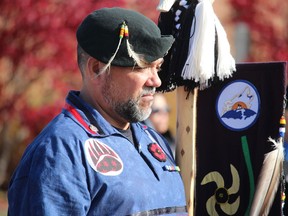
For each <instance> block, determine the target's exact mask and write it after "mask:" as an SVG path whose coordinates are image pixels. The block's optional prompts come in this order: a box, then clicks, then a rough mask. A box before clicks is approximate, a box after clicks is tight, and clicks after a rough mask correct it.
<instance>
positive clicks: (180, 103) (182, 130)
mask: <svg viewBox="0 0 288 216" xmlns="http://www.w3.org/2000/svg"><path fill="white" fill-rule="evenodd" d="M176 92H177V93H176V96H177V126H176V160H177V163H178V165H179V167H180V170H181V171H180V172H181V175H182V178H183V182H184V187H185V194H186V201H187V208H188V213H189V216H193V215H194V208H195V206H194V200H195V192H196V191H195V188H196V187H195V185H196V117H197V116H196V104H197V96H198V89H197V88H195V89H194V90H193V92H192V93H190V94H189V97H188V98H187V95H188V92H186V91H185V90H184V87H183V86H182V87H178V88H177V90H176Z"/></svg>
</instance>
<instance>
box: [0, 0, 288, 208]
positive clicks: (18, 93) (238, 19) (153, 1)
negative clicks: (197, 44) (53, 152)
mask: <svg viewBox="0 0 288 216" xmlns="http://www.w3.org/2000/svg"><path fill="white" fill-rule="evenodd" d="M158 3H159V1H158V0H145V1H143V0H114V1H111V0H87V1H81V0H70V1H66V0H36V1H32V0H1V1H0V8H1V12H0V47H1V49H0V190H1V191H3V192H2V194H3V193H4V196H6V195H5V191H6V190H7V187H8V183H9V179H10V177H11V174H12V172H13V170H14V169H15V167H16V165H17V163H18V162H19V159H20V157H21V155H22V154H23V151H24V150H25V148H26V146H27V144H29V143H30V141H31V140H32V139H33V138H34V137H35V136H36V135H37V134H38V133H39V132H40V131H41V130H42V128H43V127H44V126H45V125H46V124H47V122H49V121H50V120H51V119H52V118H53V117H54V116H55V115H56V114H57V113H59V112H60V111H61V108H62V106H63V105H64V104H63V103H64V98H65V96H66V94H67V92H68V90H69V89H79V87H80V83H81V76H80V73H79V72H78V69H77V61H76V39H75V31H76V29H77V26H78V25H79V23H80V22H81V20H82V19H83V18H84V17H85V16H86V15H87V14H88V13H90V12H91V11H92V10H95V9H97V8H101V7H112V6H120V7H125V8H131V9H134V10H137V11H139V12H141V13H143V14H144V15H146V16H148V17H150V18H151V19H152V20H153V21H155V22H156V23H157V19H158V16H159V12H158V11H157V10H156V7H157V5H158ZM215 4H216V5H215ZM214 5H215V7H216V14H217V15H218V14H219V12H220V14H226V17H221V16H220V20H221V21H222V24H223V26H224V28H227V29H228V31H227V33H228V37H229V39H230V40H231V42H232V43H231V48H232V51H233V52H234V53H235V55H236V60H238V61H287V60H288V47H287V46H288V33H287V29H288V28H287V27H288V21H287V20H288V7H287V3H285V1H284V2H283V1H281V2H280V0H274V1H268V0H262V1H260V0H250V1H248V0H223V1H221V2H220V1H218V2H217V1H216V2H215V3H214ZM223 5H224V6H223ZM224 11H226V12H225V13H224ZM223 21H224V22H223ZM239 23H240V24H241V25H239ZM241 26H242V27H243V26H244V28H242V27H241ZM240 27H241V28H240ZM239 29H240V30H239ZM241 29H242V30H241ZM243 29H244V30H243ZM238 30H239V31H238ZM241 35H242V36H241ZM237 43H238V46H237ZM234 44H235V45H234ZM243 47H246V49H245V50H244V51H243V52H244V54H243V52H242V54H241V55H240V56H241V57H237V56H238V54H237V53H238V50H241V49H243ZM237 58H238V59H237ZM171 100H174V99H170V103H172V102H171ZM174 104H175V102H174ZM1 205H2V204H1V201H0V209H1ZM4 206H6V207H7V205H4Z"/></svg>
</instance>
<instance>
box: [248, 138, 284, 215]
mask: <svg viewBox="0 0 288 216" xmlns="http://www.w3.org/2000/svg"><path fill="white" fill-rule="evenodd" d="M268 141H270V142H272V143H273V144H274V149H273V150H272V151H271V152H268V153H267V154H266V155H265V158H264V162H263V166H262V169H261V172H260V176H259V179H258V183H257V188H256V191H255V194H254V198H253V203H252V206H251V211H250V216H259V215H268V213H269V211H270V208H271V206H272V204H273V201H274V198H275V194H276V192H277V189H278V186H279V183H280V177H281V174H282V168H283V160H284V148H283V138H282V137H280V138H279V139H278V140H277V142H276V141H275V140H273V139H272V138H270V137H269V139H268Z"/></svg>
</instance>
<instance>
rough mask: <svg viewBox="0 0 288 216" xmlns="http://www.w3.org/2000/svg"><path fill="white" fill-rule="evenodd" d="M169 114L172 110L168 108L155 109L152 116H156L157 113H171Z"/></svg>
mask: <svg viewBox="0 0 288 216" xmlns="http://www.w3.org/2000/svg"><path fill="white" fill-rule="evenodd" d="M169 112H170V109H169V108H168V107H164V108H155V109H153V108H152V114H155V113H169Z"/></svg>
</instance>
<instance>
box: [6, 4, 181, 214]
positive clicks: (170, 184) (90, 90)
mask: <svg viewBox="0 0 288 216" xmlns="http://www.w3.org/2000/svg"><path fill="white" fill-rule="evenodd" d="M77 41H78V48H77V54H78V65H79V69H80V71H81V74H82V81H83V85H82V88H81V90H80V91H71V92H69V94H68V96H67V98H66V105H65V107H64V108H63V110H62V112H61V113H60V114H59V115H58V116H57V117H56V118H55V119H53V120H52V122H51V123H50V124H49V125H48V126H47V127H46V128H45V129H44V130H43V131H42V132H41V133H40V134H39V135H38V136H37V137H36V139H35V140H34V141H33V142H32V144H30V145H29V146H28V148H27V150H26V151H25V153H24V156H23V158H22V159H21V162H20V164H19V165H18V167H17V169H16V171H15V173H14V175H13V177H12V180H11V183H10V186H9V191H8V201H9V210H8V214H9V215H11V216H12V215H17V216H18V215H29V216H31V215H101V216H102V215H109V216H111V215H117V216H118V215H187V212H186V207H185V206H186V200H185V193H184V187H183V183H182V180H181V176H180V174H179V168H178V167H177V166H176V164H175V161H174V160H173V156H172V153H171V150H170V148H169V145H168V144H167V142H166V141H165V140H163V138H162V137H161V136H159V135H158V133H157V132H155V131H154V130H152V129H151V128H148V127H147V126H145V125H143V124H141V123H139V122H141V121H143V120H145V119H146V118H147V117H148V116H149V115H150V113H151V105H152V102H153V95H154V93H155V89H156V88H157V87H159V86H160V85H161V80H160V79H159V77H158V74H157V72H158V71H159V69H160V67H161V64H162V62H163V57H164V55H165V54H166V53H167V51H168V50H169V49H170V47H171V45H172V43H173V38H172V36H163V35H161V34H160V30H159V29H158V27H157V26H156V25H155V23H153V22H152V21H151V20H149V19H148V18H146V17H144V16H143V15H141V14H139V13H137V12H134V11H131V10H126V9H121V8H110V9H108V8H103V9H100V10H96V11H94V12H92V13H91V14H89V15H88V16H87V17H86V18H85V19H84V20H83V22H82V23H81V24H80V26H79V28H78V30H77Z"/></svg>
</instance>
